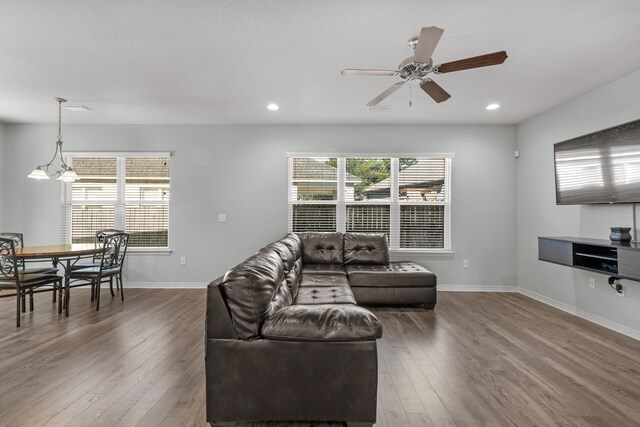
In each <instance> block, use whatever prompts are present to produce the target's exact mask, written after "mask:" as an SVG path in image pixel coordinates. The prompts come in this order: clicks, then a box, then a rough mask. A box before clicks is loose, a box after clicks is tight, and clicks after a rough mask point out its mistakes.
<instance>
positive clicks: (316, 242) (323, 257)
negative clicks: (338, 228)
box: [298, 232, 344, 264]
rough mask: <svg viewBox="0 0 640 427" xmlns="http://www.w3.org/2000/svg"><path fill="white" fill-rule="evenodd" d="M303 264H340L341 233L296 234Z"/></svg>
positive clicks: (341, 252)
mask: <svg viewBox="0 0 640 427" xmlns="http://www.w3.org/2000/svg"><path fill="white" fill-rule="evenodd" d="M298 237H300V243H301V246H302V263H303V264H342V263H343V261H344V254H343V252H344V236H343V234H342V233H316V232H306V233H298Z"/></svg>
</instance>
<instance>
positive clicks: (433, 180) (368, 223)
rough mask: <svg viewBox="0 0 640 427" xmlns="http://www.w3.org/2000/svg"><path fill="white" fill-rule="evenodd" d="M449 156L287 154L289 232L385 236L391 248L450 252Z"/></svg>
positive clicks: (450, 156)
mask: <svg viewBox="0 0 640 427" xmlns="http://www.w3.org/2000/svg"><path fill="white" fill-rule="evenodd" d="M452 158H453V155H452V154H433V155H429V154H421V155H411V156H409V155H407V156H405V157H400V156H392V155H379V156H375V155H374V156H372V155H366V156H364V155H352V156H351V155H350V156H346V155H344V156H338V155H336V156H314V155H311V154H306V153H305V154H291V155H289V230H291V231H354V232H377V233H385V234H386V235H387V236H388V239H389V245H390V248H391V250H395V251H402V250H405V251H418V252H445V251H451V187H450V182H451V162H452Z"/></svg>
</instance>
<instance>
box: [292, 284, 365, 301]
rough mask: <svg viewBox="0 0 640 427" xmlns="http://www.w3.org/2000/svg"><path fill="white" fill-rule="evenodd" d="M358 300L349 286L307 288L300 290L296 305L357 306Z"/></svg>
mask: <svg viewBox="0 0 640 427" xmlns="http://www.w3.org/2000/svg"><path fill="white" fill-rule="evenodd" d="M355 303H356V298H355V297H354V296H353V292H352V291H351V288H350V287H349V285H343V286H317V287H316V286H305V287H300V289H298V295H296V299H295V304H301V305H316V304H355Z"/></svg>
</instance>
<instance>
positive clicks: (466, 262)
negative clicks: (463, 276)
mask: <svg viewBox="0 0 640 427" xmlns="http://www.w3.org/2000/svg"><path fill="white" fill-rule="evenodd" d="M462 268H469V260H468V259H465V260H464V261H462Z"/></svg>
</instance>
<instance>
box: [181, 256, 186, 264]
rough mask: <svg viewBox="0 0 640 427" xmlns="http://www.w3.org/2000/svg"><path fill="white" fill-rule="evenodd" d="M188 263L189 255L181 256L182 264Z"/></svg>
mask: <svg viewBox="0 0 640 427" xmlns="http://www.w3.org/2000/svg"><path fill="white" fill-rule="evenodd" d="M186 263H187V257H184V256H181V257H180V265H185V264H186Z"/></svg>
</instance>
